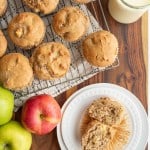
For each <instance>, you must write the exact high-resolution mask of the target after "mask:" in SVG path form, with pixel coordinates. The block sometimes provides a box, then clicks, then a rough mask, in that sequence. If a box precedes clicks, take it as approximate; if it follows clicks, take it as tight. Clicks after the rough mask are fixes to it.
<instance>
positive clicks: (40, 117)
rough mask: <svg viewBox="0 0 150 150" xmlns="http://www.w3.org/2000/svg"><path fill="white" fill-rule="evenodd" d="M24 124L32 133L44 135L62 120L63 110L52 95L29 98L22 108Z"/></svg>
mask: <svg viewBox="0 0 150 150" xmlns="http://www.w3.org/2000/svg"><path fill="white" fill-rule="evenodd" d="M21 119H22V124H23V126H24V127H25V128H26V129H27V130H29V131H30V132H32V133H35V134H39V135H43V134H47V133H49V132H51V131H52V130H53V129H54V128H55V127H56V125H57V124H58V123H59V122H60V120H61V110H60V106H59V104H58V103H57V101H56V100H55V99H54V98H53V97H52V96H50V95H46V94H42V95H37V96H34V97H31V98H29V99H28V100H27V101H26V103H25V104H24V106H23V109H22V117H21Z"/></svg>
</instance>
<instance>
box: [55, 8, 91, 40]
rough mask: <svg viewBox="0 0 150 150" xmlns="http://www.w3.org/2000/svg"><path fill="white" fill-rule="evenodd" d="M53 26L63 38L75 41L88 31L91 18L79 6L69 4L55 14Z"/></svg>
mask: <svg viewBox="0 0 150 150" xmlns="http://www.w3.org/2000/svg"><path fill="white" fill-rule="evenodd" d="M52 26H53V29H54V31H55V32H56V34H58V35H59V36H60V37H61V38H63V39H64V40H66V41H70V42H73V41H76V40H78V39H79V38H81V37H82V36H83V35H84V34H85V33H86V31H87V29H88V27H89V19H88V17H87V16H86V15H85V14H84V12H82V11H81V10H80V9H79V8H76V7H72V6H67V7H64V8H62V9H61V10H60V11H59V12H57V13H56V14H55V15H54V17H53V21H52Z"/></svg>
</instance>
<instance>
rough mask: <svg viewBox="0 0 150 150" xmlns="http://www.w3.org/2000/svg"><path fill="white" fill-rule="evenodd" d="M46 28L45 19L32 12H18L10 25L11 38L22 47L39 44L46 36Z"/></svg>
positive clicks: (31, 46)
mask: <svg viewBox="0 0 150 150" xmlns="http://www.w3.org/2000/svg"><path fill="white" fill-rule="evenodd" d="M45 30H46V29H45V25H44V22H43V20H42V19H41V18H40V17H39V16H38V15H36V14H34V13H31V12H23V13H20V14H18V15H17V16H15V17H14V18H13V19H12V20H11V21H10V23H9V25H8V34H9V36H10V39H11V40H12V41H13V42H14V44H15V45H17V46H18V47H20V48H22V49H31V48H33V47H35V46H37V45H39V44H40V43H41V42H42V40H43V38H44V36H45Z"/></svg>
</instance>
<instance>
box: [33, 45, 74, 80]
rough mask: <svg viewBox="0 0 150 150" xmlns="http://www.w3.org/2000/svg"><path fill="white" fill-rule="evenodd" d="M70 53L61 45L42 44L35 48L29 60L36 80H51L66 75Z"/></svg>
mask: <svg viewBox="0 0 150 150" xmlns="http://www.w3.org/2000/svg"><path fill="white" fill-rule="evenodd" d="M70 61H71V60H70V53H69V51H68V49H67V48H66V47H65V46H64V45H62V44H61V43H56V42H49V43H43V44H41V45H40V46H39V47H37V48H36V49H35V50H34V52H33V54H32V57H31V59H30V62H31V65H32V68H33V72H34V74H35V76H36V77H37V78H38V79H42V80H52V79H56V78H60V77H62V76H64V75H65V74H66V72H67V71H68V69H69V66H70Z"/></svg>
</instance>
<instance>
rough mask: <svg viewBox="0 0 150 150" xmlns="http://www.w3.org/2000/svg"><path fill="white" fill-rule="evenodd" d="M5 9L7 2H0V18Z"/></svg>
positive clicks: (4, 0)
mask: <svg viewBox="0 0 150 150" xmlns="http://www.w3.org/2000/svg"><path fill="white" fill-rule="evenodd" d="M6 9H7V0H0V17H2V16H3V15H4V14H5V12H6Z"/></svg>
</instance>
